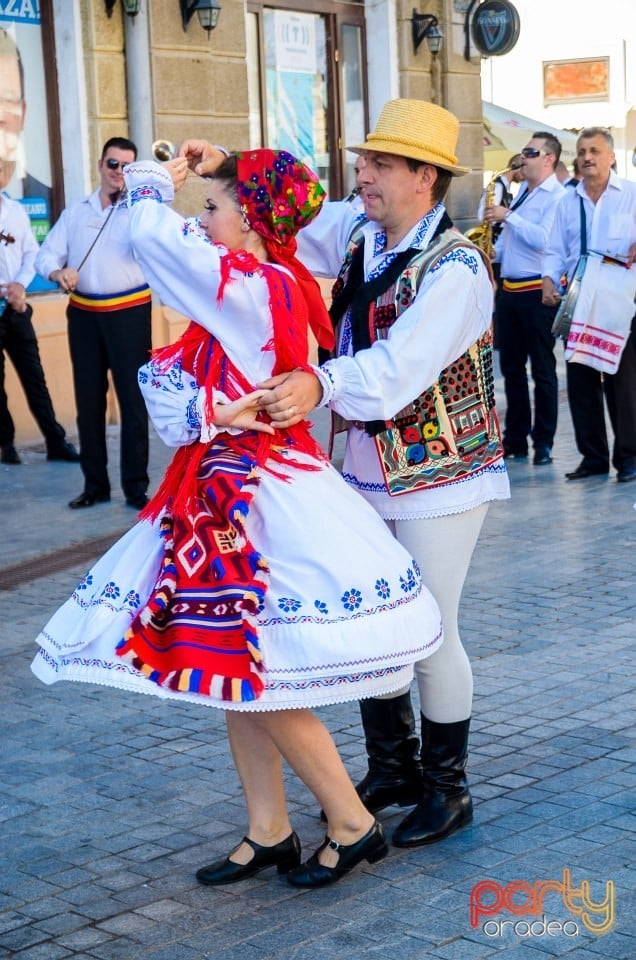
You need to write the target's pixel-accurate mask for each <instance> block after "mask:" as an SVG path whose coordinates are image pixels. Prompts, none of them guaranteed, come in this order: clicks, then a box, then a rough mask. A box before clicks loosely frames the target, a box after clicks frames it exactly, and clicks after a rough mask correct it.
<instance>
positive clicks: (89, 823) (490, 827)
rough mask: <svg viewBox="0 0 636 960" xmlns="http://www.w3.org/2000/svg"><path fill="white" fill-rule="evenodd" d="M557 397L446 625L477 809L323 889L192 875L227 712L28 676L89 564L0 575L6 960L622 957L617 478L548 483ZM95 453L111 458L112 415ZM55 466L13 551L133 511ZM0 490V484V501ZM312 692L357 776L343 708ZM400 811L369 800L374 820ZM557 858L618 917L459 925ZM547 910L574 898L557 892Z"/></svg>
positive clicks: (627, 865)
mask: <svg viewBox="0 0 636 960" xmlns="http://www.w3.org/2000/svg"><path fill="white" fill-rule="evenodd" d="M559 363H560V364H561V375H562V359H560V360H559ZM562 401H563V397H562ZM560 413H561V422H560V426H559V435H558V438H557V445H556V447H555V455H556V456H557V458H558V460H559V461H560V464H559V466H558V468H557V465H556V464H555V469H554V470H551V471H546V472H545V473H543V474H540V473H539V471H535V470H533V468H532V465H531V464H526V465H516V466H514V467H513V468H511V470H510V473H511V478H512V489H513V499H512V501H511V502H510V503H506V504H493V505H492V506H491V509H490V510H489V515H488V518H487V520H486V524H485V526H484V533H483V536H482V537H481V539H480V541H479V543H478V546H477V549H476V551H475V557H474V562H473V564H472V566H471V569H470V571H469V575H468V578H467V583H466V590H465V600H464V605H463V607H462V611H461V617H460V621H461V622H460V629H461V631H462V634H463V636H464V639H465V643H466V646H467V649H468V651H469V654H470V656H471V659H472V663H473V670H474V675H475V705H474V711H473V721H472V728H471V752H470V757H469V767H468V771H469V777H470V779H471V782H472V783H473V796H474V801H475V804H474V806H475V819H474V821H473V823H472V824H471V825H470V826H468V827H467V828H465V829H464V830H462V831H460V832H459V833H457V834H455V835H453V836H452V837H450V838H448V839H447V840H446V841H444V842H443V843H439V844H434V845H431V846H428V847H420V848H416V849H413V850H396V849H392V850H391V854H390V856H389V857H387V858H386V859H385V860H384V861H382V862H381V863H379V864H375V865H373V866H372V867H369V866H368V865H366V864H365V865H364V867H363V868H361V869H357V870H356V871H354V872H353V873H352V874H351V875H350V876H349V877H347V878H345V879H344V880H343V881H342V882H341V883H339V884H337V885H335V886H334V887H330V888H326V889H324V890H321V891H315V892H302V891H298V890H296V889H294V888H292V887H290V886H289V885H288V884H286V883H285V881H284V879H281V878H279V877H278V876H277V875H276V874H275V873H274V872H272V871H270V872H267V873H265V874H263V875H262V876H260V877H256V878H254V879H252V880H249V881H246V882H245V883H243V884H237V885H235V886H234V887H229V888H225V889H223V890H221V889H214V890H212V889H211V888H205V887H201V886H200V885H198V884H197V883H196V881H195V879H194V870H195V868H196V866H199V865H201V864H202V863H205V862H211V860H213V859H215V858H217V857H219V856H223V855H224V854H225V853H227V851H228V849H230V847H231V846H232V844H233V843H234V842H235V841H236V840H238V839H239V838H240V836H241V835H242V833H243V832H244V830H245V810H244V804H243V801H242V798H241V792H240V785H239V782H238V778H237V776H236V774H235V772H234V770H233V767H232V761H231V756H230V751H229V748H228V744H227V740H226V736H225V725H224V719H223V716H222V714H221V712H220V711H219V712H217V711H213V710H208V709H206V710H201V709H199V708H197V707H196V706H195V705H188V704H173V703H170V704H168V703H165V702H161V701H158V700H156V699H155V698H149V697H143V698H142V697H134V696H131V695H129V694H126V693H124V692H121V691H110V690H104V689H102V688H99V687H93V686H91V685H82V684H59V685H55V686H52V687H45V686H43V685H40V684H39V683H38V682H37V681H36V680H35V678H34V677H33V676H32V675H31V673H30V671H29V669H28V663H29V659H30V657H31V656H32V654H33V652H34V647H33V637H34V636H35V635H36V634H37V632H38V630H39V629H40V627H41V625H42V624H43V623H44V622H45V621H46V619H47V618H48V616H49V615H50V613H51V612H52V610H54V609H55V607H56V606H57V605H59V604H60V603H61V602H62V601H63V600H64V599H65V598H66V596H67V595H68V593H69V592H70V590H71V589H72V588H73V586H74V585H75V583H76V582H77V581H78V580H79V578H80V577H81V576H82V575H83V574H84V572H85V564H84V563H82V564H81V565H80V564H78V565H77V567H76V568H75V567H73V568H69V569H67V570H64V571H58V572H57V573H55V574H53V575H51V576H50V577H48V578H46V577H44V578H41V579H39V580H37V581H34V582H33V583H32V584H30V585H29V586H28V589H24V588H21V589H19V590H14V591H1V590H0V666H1V667H2V671H3V678H4V679H3V686H2V688H1V693H0V697H1V702H2V704H3V706H4V707H5V709H4V710H3V720H4V726H3V734H4V738H3V751H2V753H1V754H0V958H4V956H7V957H9V956H10V957H11V960H14V958H16V960H58V958H60V960H64V958H65V957H67V956H72V957H73V958H74V960H208V958H213V960H236V958H237V956H241V957H242V958H243V960H257V958H258V960H269V958H272V960H274V958H275V960H334V957H337V958H338V960H341V958H342V960H366V958H377V960H424V958H428V957H432V958H439V960H455V958H457V960H463V958H466V960H473V958H474V960H482V957H483V958H484V960H485V958H490V957H499V958H501V960H540V958H541V957H542V956H543V957H545V956H564V957H568V956H572V958H573V960H601V958H604V960H605V958H608V960H612V958H616V960H623V958H625V960H626V958H628V957H629V958H630V960H631V958H632V957H633V956H634V955H635V954H634V943H636V931H634V930H633V928H631V927H630V926H629V920H628V918H630V917H631V916H634V915H636V905H635V904H634V896H635V891H636V870H634V867H633V863H634V861H635V857H634V847H633V842H634V841H633V838H634V836H635V831H636V820H635V819H634V818H633V810H634V808H635V807H636V803H635V793H634V791H635V790H636V763H635V760H636V747H635V744H636V709H635V708H634V703H635V702H636V701H635V697H634V693H635V689H636V669H635V667H634V663H633V652H632V647H633V624H634V622H635V620H636V598H635V597H634V590H633V584H634V582H636V551H635V550H634V545H636V533H635V532H634V531H636V524H635V517H634V511H633V509H632V502H633V492H632V493H630V492H629V491H628V490H625V489H623V487H622V485H620V484H615V483H606V484H593V483H591V484H590V485H588V486H586V485H585V484H581V485H580V486H579V487H578V488H573V487H572V486H571V485H568V484H567V483H565V482H564V480H563V477H562V473H563V470H562V469H561V467H562V466H563V465H565V466H569V465H570V464H571V463H576V462H577V455H576V451H575V449H574V445H573V440H572V433H571V427H570V425H569V417H568V413H567V408H566V406H565V403H564V402H562V406H561V411H560ZM109 452H110V455H111V462H114V463H116V462H117V459H118V457H117V454H118V451H117V437H116V433H113V431H112V430H111V431H109ZM152 456H153V461H152V462H153V464H154V465H155V467H154V468H153V476H154V477H158V475H159V470H160V468H161V467H162V466H163V464H165V463H166V462H167V458H168V453H167V451H163V449H162V448H161V447H160V446H159V445H158V444H157V441H156V438H153V441H152ZM40 460H41V461H43V462H41V463H40V462H39V461H40ZM25 463H26V461H25ZM54 466H55V465H54V464H49V465H47V464H46V461H44V458H43V457H41V458H38V462H37V463H33V464H31V463H29V464H28V468H29V469H28V470H26V471H23V473H22V477H23V479H22V480H21V481H20V482H21V483H22V484H24V492H23V493H20V492H18V493H16V492H15V491H12V493H11V497H12V502H11V508H12V509H11V510H8V511H7V510H5V511H4V514H3V523H4V525H5V529H6V532H7V536H8V537H9V538H10V542H11V543H12V544H14V543H15V544H16V545H17V546H16V548H15V549H16V550H17V551H21V552H19V553H17V554H16V555H17V556H18V559H24V560H26V561H28V560H29V559H30V558H32V557H33V556H35V554H36V553H37V552H41V551H42V550H43V549H50V550H55V549H59V548H60V547H62V546H67V545H70V544H71V543H81V542H82V540H85V539H87V538H88V537H96V536H106V535H109V534H111V533H112V539H113V540H114V539H115V538H116V535H117V534H118V533H119V532H120V531H121V530H123V529H125V527H126V525H127V524H130V522H131V519H132V518H131V517H130V514H129V513H128V512H126V509H125V507H124V505H123V503H122V502H120V501H113V503H112V504H111V505H110V507H111V508H112V509H110V510H104V511H99V512H98V511H94V512H93V511H88V513H89V514H91V513H94V514H96V515H94V516H92V517H91V516H88V517H76V516H75V515H74V513H75V512H74V511H68V510H65V502H66V500H67V499H68V494H67V491H66V490H65V489H64V484H66V483H67V480H65V479H64V477H63V476H62V474H61V473H59V472H57V473H56V472H54V471H53V469H52V468H53V467H54ZM0 480H4V474H3V475H2V478H0ZM3 497H4V498H6V490H5V488H4V487H3V486H1V485H0V506H2V505H3ZM20 498H23V499H20ZM27 502H28V504H29V512H28V514H27V512H26V509H25V508H24V505H25V504H26V503H27ZM5 503H6V499H5ZM20 510H22V513H20ZM25 516H28V517H29V524H28V525H27V524H25V523H24V517H25ZM52 517H54V518H55V523H52V522H51V518H52ZM27 526H28V528H29V529H28V530H26V529H25V527H27ZM527 531H531V532H532V536H526V535H525V533H526V532H527ZM12 549H13V547H12ZM34 551H35V552H34ZM1 563H2V559H1V558H0V565H1ZM413 699H414V706H415V709H416V710H417V709H419V703H418V698H417V695H416V694H415V692H414V698H413ZM318 712H319V715H320V717H321V718H322V719H323V720H324V722H325V723H326V724H327V726H328V727H329V729H330V730H331V731H332V732H333V733H334V736H335V740H336V742H337V744H338V746H339V748H340V750H341V752H342V755H343V757H344V759H345V763H346V764H347V766H348V768H349V770H350V772H351V775H352V777H354V778H359V777H361V776H362V775H363V773H364V771H365V768H366V764H365V760H364V749H363V743H362V739H363V734H362V728H361V725H360V716H359V711H358V708H357V706H356V705H355V704H345V705H334V706H332V707H328V708H324V709H321V710H320V711H318ZM288 797H289V806H290V811H291V815H292V819H293V823H294V826H295V827H296V829H297V830H298V831H299V833H300V835H301V837H302V841H303V847H304V849H305V850H306V851H307V852H310V851H311V850H312V849H314V848H315V847H316V846H317V845H318V843H320V841H321V839H322V835H323V832H324V829H323V827H322V825H321V824H320V823H319V821H318V819H317V812H318V811H317V804H316V803H315V801H314V800H313V798H312V797H311V795H310V794H309V793H308V791H307V790H306V789H305V788H304V787H303V786H302V785H301V784H299V783H298V782H297V781H295V780H294V779H293V778H289V780H288ZM403 815H404V811H400V810H398V809H397V808H394V809H391V810H387V811H384V812H383V813H382V814H381V817H380V818H381V819H382V820H383V822H384V823H385V826H386V829H387V833H388V834H389V835H390V833H391V832H392V830H393V829H394V828H395V826H396V825H397V824H398V823H399V821H400V819H401V817H402V816H403ZM565 868H569V869H570V870H571V871H572V877H573V882H574V883H576V884H580V883H581V882H582V881H583V880H586V881H588V882H589V883H590V887H591V890H592V893H593V895H595V896H598V892H599V891H600V890H603V889H605V888H604V886H603V885H604V884H605V883H606V881H607V880H609V879H612V880H613V881H614V883H615V885H616V908H617V921H616V926H615V928H614V929H613V930H612V931H610V932H609V933H608V934H607V935H605V936H603V937H595V936H594V935H593V934H590V933H589V932H586V933H585V934H583V933H582V934H581V935H580V936H579V937H578V938H576V942H575V943H574V944H573V943H571V942H570V939H569V938H566V937H561V938H560V939H559V940H557V939H556V938H521V937H519V936H516V935H514V934H510V932H509V931H506V936H505V937H502V938H498V937H497V938H495V937H487V936H485V935H484V933H483V932H482V930H481V929H475V928H473V927H471V926H470V917H469V904H470V898H471V892H472V891H473V888H474V886H475V884H476V883H477V882H479V881H481V880H485V879H490V880H492V881H496V882H498V883H499V884H501V885H502V887H503V886H505V884H508V883H513V882H523V883H528V884H533V883H534V882H535V881H537V880H548V879H552V880H555V881H557V882H559V881H560V880H561V878H562V875H563V870H564V869H565ZM546 914H547V915H548V918H549V919H550V918H555V919H560V920H565V919H566V918H567V917H568V916H571V915H570V914H569V913H568V911H567V910H566V909H565V907H564V906H563V903H562V897H561V896H560V895H559V894H558V893H556V892H552V893H551V894H550V895H549V896H548V897H547V898H546ZM500 916H501V918H504V917H509V915H508V914H501V915H500Z"/></svg>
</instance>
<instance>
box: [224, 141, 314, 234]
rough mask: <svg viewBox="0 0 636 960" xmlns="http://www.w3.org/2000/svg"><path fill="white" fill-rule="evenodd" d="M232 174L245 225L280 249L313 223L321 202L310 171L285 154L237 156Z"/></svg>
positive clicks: (260, 152) (264, 152)
mask: <svg viewBox="0 0 636 960" xmlns="http://www.w3.org/2000/svg"><path fill="white" fill-rule="evenodd" d="M236 172H237V176H238V196H239V202H240V204H241V208H242V210H243V212H244V214H245V217H246V219H247V221H248V223H249V225H250V226H251V227H252V229H253V230H255V231H256V233H258V234H259V235H260V236H261V237H263V238H264V239H265V240H273V241H274V242H275V243H278V244H280V245H281V246H283V247H285V246H287V245H288V244H289V242H290V240H291V239H292V237H295V236H296V234H297V233H298V231H299V230H300V228H301V227H304V226H306V225H307V224H308V223H310V221H311V220H313V219H314V217H315V216H316V214H317V213H318V212H319V210H320V208H321V206H322V203H323V200H324V198H325V191H324V190H323V189H322V187H321V186H320V183H319V182H318V177H317V176H316V174H315V173H314V172H313V170H310V169H309V167H306V166H305V164H304V163H301V162H300V160H297V159H296V157H293V156H292V155H291V153H287V152H286V151H285V150H250V152H249V153H237V154H236Z"/></svg>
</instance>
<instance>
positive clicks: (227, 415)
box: [214, 390, 276, 435]
mask: <svg viewBox="0 0 636 960" xmlns="http://www.w3.org/2000/svg"><path fill="white" fill-rule="evenodd" d="M265 392H266V391H265V390H254V392H253V393H246V394H245V396H244V397H239V399H238V400H232V401H230V403H215V404H214V423H215V425H216V426H217V427H221V428H223V427H225V428H227V427H236V428H238V429H239V430H258V431H259V432H260V433H269V434H272V435H273V434H274V433H275V432H276V431H275V430H274V428H273V427H272V425H271V424H269V423H264V422H263V421H262V420H259V419H258V415H259V414H260V413H261V409H260V407H259V402H260V400H261V398H262V397H263V395H264V394H265Z"/></svg>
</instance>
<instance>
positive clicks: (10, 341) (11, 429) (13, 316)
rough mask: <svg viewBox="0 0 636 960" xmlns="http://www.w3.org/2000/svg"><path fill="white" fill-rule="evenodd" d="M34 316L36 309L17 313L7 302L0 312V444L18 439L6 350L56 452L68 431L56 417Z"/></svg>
mask: <svg viewBox="0 0 636 960" xmlns="http://www.w3.org/2000/svg"><path fill="white" fill-rule="evenodd" d="M32 316H33V309H32V308H31V307H30V306H27V308H26V310H25V312H24V313H17V312H16V311H15V310H14V309H13V308H12V307H9V306H7V307H6V309H5V311H4V313H3V314H2V316H0V446H1V447H5V446H7V444H10V443H13V442H14V440H15V424H14V423H13V418H12V417H11V414H10V413H9V406H8V402H7V393H6V390H5V386H4V362H5V361H4V355H5V353H6V354H7V356H8V357H9V359H10V360H11V363H12V364H13V366H14V367H15V372H16V373H17V375H18V379H19V381H20V383H21V384H22V389H23V390H24V395H25V397H26V401H27V404H28V405H29V410H30V411H31V413H32V414H33V417H34V419H35V422H36V423H37V425H38V427H39V428H40V432H41V433H42V436H43V437H44V439H45V440H46V446H47V449H48V450H49V452H51V453H54V452H55V451H56V448H58V447H59V446H61V444H62V443H63V441H64V437H65V433H64V427H62V426H61V424H59V423H58V422H57V420H56V419H55V413H54V411H53V404H52V403H51V397H50V395H49V391H48V387H47V385H46V380H45V377H44V370H43V369H42V362H41V360H40V351H39V348H38V341H37V337H36V335H35V330H34V329H33V324H32V322H31V317H32Z"/></svg>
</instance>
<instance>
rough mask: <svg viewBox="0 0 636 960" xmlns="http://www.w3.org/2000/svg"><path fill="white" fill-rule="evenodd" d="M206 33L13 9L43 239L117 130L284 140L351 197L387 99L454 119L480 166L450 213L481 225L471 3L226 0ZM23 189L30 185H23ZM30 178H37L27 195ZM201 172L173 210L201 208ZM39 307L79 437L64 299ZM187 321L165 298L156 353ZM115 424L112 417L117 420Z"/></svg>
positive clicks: (33, 207) (174, 14)
mask: <svg viewBox="0 0 636 960" xmlns="http://www.w3.org/2000/svg"><path fill="white" fill-rule="evenodd" d="M219 3H220V6H221V10H220V15H219V18H218V24H217V26H216V28H215V29H214V30H212V31H211V32H209V33H208V32H206V30H205V29H203V28H202V27H201V25H200V23H199V21H198V18H197V16H196V14H195V15H194V16H192V17H191V19H190V20H189V21H188V22H186V20H185V18H184V16H183V14H182V9H183V8H184V7H185V6H187V4H184V3H183V2H180V0H140V3H139V4H138V6H139V11H138V12H137V13H136V15H134V16H130V15H128V14H127V13H126V12H125V11H124V4H123V3H122V2H121V0H40V2H39V4H38V3H37V2H34V0H30V2H28V3H26V2H16V3H14V4H11V5H10V6H9V7H6V5H5V9H6V11H7V12H6V13H5V14H1V13H0V28H4V30H5V31H6V32H7V33H9V34H10V35H11V36H12V38H13V39H14V40H15V42H16V43H17V45H18V47H19V48H20V54H21V58H22V61H23V67H24V90H23V97H24V101H25V104H26V112H25V115H24V123H23V129H22V131H21V134H20V146H19V157H20V162H19V164H18V168H17V169H18V173H20V171H22V173H24V171H25V170H28V171H29V174H30V175H31V180H29V186H28V187H26V188H25V189H24V190H23V191H22V193H20V187H19V184H18V180H19V179H20V178H18V174H17V173H16V176H15V177H14V180H13V181H12V186H13V191H11V190H10V191H9V192H11V193H12V195H16V196H19V198H20V199H21V200H22V202H23V203H25V205H26V206H27V208H28V211H29V213H30V215H31V218H32V223H33V227H34V230H35V231H36V233H37V234H38V236H39V237H40V238H43V237H44V236H45V235H46V232H47V229H48V228H49V226H50V224H52V223H53V222H54V221H55V219H56V217H57V216H58V215H59V212H60V210H61V209H63V207H64V206H66V205H68V204H69V203H72V202H73V201H75V200H77V199H78V198H79V197H81V196H83V195H85V194H87V193H89V192H90V191H91V190H93V189H94V188H95V186H96V184H97V160H98V158H99V152H100V149H101V146H102V144H103V143H104V141H105V140H106V139H108V138H109V137H111V136H129V137H130V138H131V139H132V140H134V141H135V143H136V144H137V145H138V148H139V154H140V156H142V157H143V156H150V155H151V152H152V145H153V143H154V142H155V141H157V140H164V141H168V142H171V143H173V144H176V145H178V144H179V143H180V142H181V141H182V140H184V139H185V138H187V137H192V136H195V137H202V138H204V139H207V140H210V141H212V142H214V143H220V144H223V145H225V146H227V147H228V148H230V149H232V148H235V149H239V148H243V147H246V146H251V147H254V146H270V147H285V148H287V149H289V150H290V151H291V152H293V153H295V154H297V155H299V156H301V157H302V158H303V159H304V160H306V161H307V162H308V163H309V164H310V165H311V166H313V167H314V168H315V169H316V170H317V172H318V173H319V176H320V177H321V180H322V182H323V185H324V186H325V188H326V189H327V191H328V194H329V195H330V196H332V197H340V196H342V195H344V194H346V193H347V192H348V190H349V189H350V187H351V185H352V182H353V172H352V171H353V162H354V159H355V157H354V156H353V155H352V154H350V153H347V151H346V145H347V143H348V142H349V143H352V142H360V140H361V139H363V138H364V136H365V134H366V132H367V131H368V129H370V127H372V126H373V125H374V123H375V120H376V119H377V116H378V114H379V112H380V110H381V108H382V105H383V104H384V102H385V101H386V100H388V99H391V98H393V97H416V98H422V99H425V100H434V101H436V102H439V103H441V104H442V105H444V106H447V107H448V109H450V110H452V111H453V112H454V113H456V114H457V116H458V117H459V119H460V123H461V133H460V141H459V147H458V153H459V161H460V163H462V164H463V165H466V166H470V167H471V168H472V169H473V171H474V172H473V173H472V174H470V175H468V176H467V177H463V178H461V180H458V181H457V182H456V183H454V184H453V187H452V190H451V194H450V197H449V208H450V213H451V216H452V217H453V219H454V220H455V221H456V222H457V224H458V225H459V226H460V227H461V228H465V227H467V226H469V225H470V224H471V223H472V222H473V221H474V214H475V210H476V208H477V203H478V199H479V193H480V190H481V182H482V175H481V169H482V163H483V155H482V116H481V77H480V58H479V56H478V55H477V54H475V55H474V56H473V57H471V59H470V60H467V59H466V58H465V56H464V22H465V16H466V11H467V10H468V9H469V7H470V6H471V3H470V2H469V0H219ZM414 10H416V12H418V13H423V14H431V15H434V16H435V17H436V18H437V20H438V23H439V27H440V28H441V30H442V33H443V36H444V40H443V45H442V49H441V50H440V52H439V53H438V54H437V55H436V56H433V55H432V54H431V53H430V51H429V49H428V45H427V43H426V42H423V43H421V45H420V46H419V47H418V49H417V50H416V49H415V45H414V42H413V24H412V20H413V13H414ZM21 182H22V183H23V184H26V182H27V181H26V180H24V178H23V177H22V178H21ZM31 184H34V186H33V189H32V188H31ZM200 205H201V187H200V184H199V183H198V182H197V180H196V178H194V177H192V178H191V180H189V181H188V184H187V185H186V187H185V188H184V189H183V191H181V193H180V194H179V196H178V198H177V201H176V202H175V206H176V207H177V209H179V210H180V211H181V212H182V213H184V214H192V213H194V212H197V211H198V210H199V209H200ZM35 289H36V291H37V292H35V293H34V294H33V296H32V300H31V302H32V303H33V305H34V323H35V326H36V329H37V331H38V336H39V340H40V349H41V353H42V359H43V364H44V367H45V371H46V375H47V380H48V382H49V387H50V390H51V394H52V396H53V399H54V403H55V406H56V410H57V412H58V415H59V418H60V419H61V420H62V421H63V422H64V423H65V425H66V426H67V427H68V428H69V429H70V430H71V432H72V431H73V426H74V419H75V411H74V408H73V398H72V395H71V391H70V386H69V385H70V383H71V379H70V374H69V361H68V350H67V346H66V321H65V308H66V297H64V296H62V295H61V294H60V293H59V292H57V291H56V290H55V289H51V285H50V284H47V283H46V282H45V281H44V280H43V279H41V278H40V279H38V280H37V282H36V284H35ZM181 323H182V320H181V318H179V317H177V316H175V315H174V314H171V313H170V312H169V311H166V310H164V309H163V308H162V307H161V305H160V304H159V303H156V304H155V309H154V319H153V339H154V342H155V344H156V345H158V344H160V343H163V342H166V341H167V340H168V339H171V338H173V337H174V335H175V333H176V332H178V330H179V329H180V324H181ZM7 389H8V393H9V397H10V403H11V408H12V411H15V414H16V416H15V419H16V423H17V424H18V432H19V435H18V442H27V441H29V440H31V439H35V438H37V436H38V435H37V431H36V428H35V424H34V423H33V422H32V420H31V418H30V416H29V414H28V412H27V410H26V407H25V405H24V402H23V397H22V394H21V390H20V388H19V386H18V385H17V382H16V381H15V379H13V373H12V371H11V370H10V369H9V367H8V370H7ZM111 415H112V417H113V419H116V416H117V413H116V410H115V409H114V408H113V410H112V411H111Z"/></svg>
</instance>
